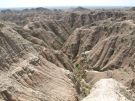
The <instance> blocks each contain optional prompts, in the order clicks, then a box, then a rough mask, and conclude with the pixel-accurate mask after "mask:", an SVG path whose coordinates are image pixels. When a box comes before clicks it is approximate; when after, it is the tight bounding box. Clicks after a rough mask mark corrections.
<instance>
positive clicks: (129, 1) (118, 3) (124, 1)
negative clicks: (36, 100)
mask: <svg viewBox="0 0 135 101" xmlns="http://www.w3.org/2000/svg"><path fill="white" fill-rule="evenodd" d="M0 2H1V3H0V8H33V7H46V8H49V7H77V6H82V7H132V6H135V0H94V1H93V0H57V1H56V0H55V1H54V0H0Z"/></svg>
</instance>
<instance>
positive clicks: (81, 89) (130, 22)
mask: <svg viewBox="0 0 135 101" xmlns="http://www.w3.org/2000/svg"><path fill="white" fill-rule="evenodd" d="M3 20H4V21H3ZM134 21H135V18H134V11H132V10H124V9H122V10H121V9H113V10H109V9H108V10H99V9H98V10H90V9H85V8H82V7H78V8H76V9H70V10H57V9H55V10H49V9H45V8H35V9H25V10H22V11H13V10H5V11H1V12H0V100H1V101H78V100H81V99H83V97H86V96H87V95H88V94H89V95H88V97H86V98H84V101H87V100H88V101H89V100H90V101H94V100H93V99H95V100H96V101H98V100H99V99H100V98H101V97H103V96H104V97H105V99H106V100H107V101H111V100H113V101H134V97H133V95H134V93H133V92H132V91H135V79H134V77H135V76H134V75H135V68H134V67H135V61H134V60H135V54H134V52H135V47H134V46H135V30H134V29H135V24H134ZM104 78H113V79H116V80H117V81H118V82H121V83H122V84H123V85H125V86H127V87H128V89H130V90H131V92H132V93H131V94H129V93H130V92H128V91H127V90H126V88H125V87H124V86H121V84H119V83H118V82H117V81H115V80H113V79H104ZM100 79H103V80H101V81H99V80H100ZM98 81H99V82H98ZM96 82H97V83H96ZM95 83H96V84H95ZM93 85H94V88H93ZM95 87H96V88H95ZM104 87H106V89H104ZM91 88H92V89H91ZM103 89H104V90H103ZM121 90H122V92H121ZM115 91H117V92H118V93H117V94H116V93H115ZM107 92H110V93H111V94H113V95H112V96H110V97H109V96H108V95H107V94H108V93H107ZM94 93H96V94H97V95H96V96H98V97H96V98H95V97H94V95H93V94H94ZM123 93H124V94H125V95H124V94H123ZM105 95H106V96H105ZM119 95H120V96H119ZM127 95H129V96H127ZM129 97H131V98H132V99H129ZM111 98H114V99H111ZM117 99H121V100H117ZM123 99H124V100H123ZM100 100H101V99H100Z"/></svg>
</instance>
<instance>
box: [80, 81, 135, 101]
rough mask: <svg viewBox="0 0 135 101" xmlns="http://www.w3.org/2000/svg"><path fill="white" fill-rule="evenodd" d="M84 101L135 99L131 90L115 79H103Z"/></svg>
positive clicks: (125, 100)
mask: <svg viewBox="0 0 135 101" xmlns="http://www.w3.org/2000/svg"><path fill="white" fill-rule="evenodd" d="M82 101H134V100H133V97H132V95H131V93H130V91H128V90H127V88H126V87H125V86H123V85H122V84H121V83H119V82H118V81H116V80H114V79H101V80H99V81H98V82H96V84H95V85H94V86H93V88H92V89H91V92H90V94H89V95H88V96H87V97H86V98H84V99H83V100H82Z"/></svg>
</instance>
